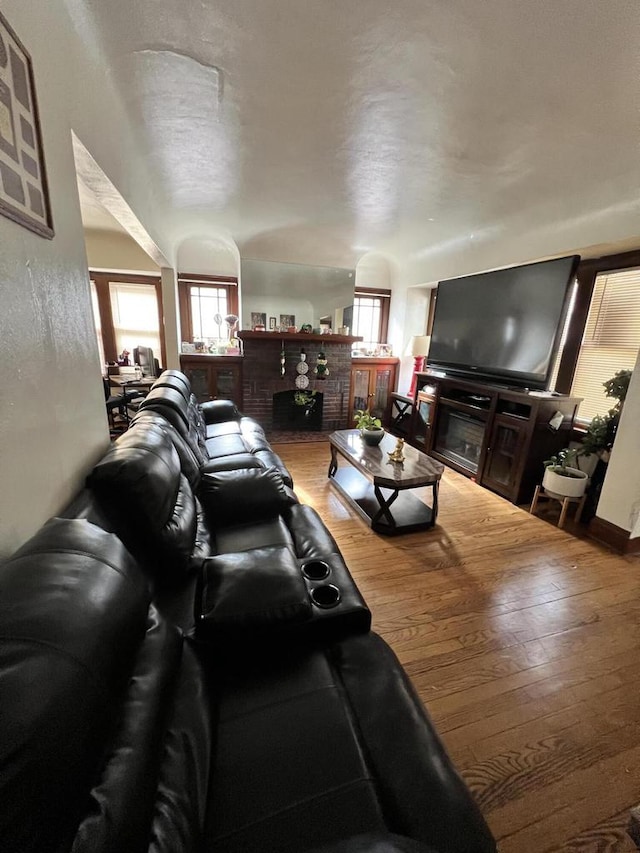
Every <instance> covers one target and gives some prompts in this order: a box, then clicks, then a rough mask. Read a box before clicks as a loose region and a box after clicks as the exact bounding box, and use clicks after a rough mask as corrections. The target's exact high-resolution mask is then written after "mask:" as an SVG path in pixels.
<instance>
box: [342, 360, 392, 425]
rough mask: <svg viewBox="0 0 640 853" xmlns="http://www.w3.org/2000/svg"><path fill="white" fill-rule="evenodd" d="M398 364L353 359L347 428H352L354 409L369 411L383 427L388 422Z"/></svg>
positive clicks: (385, 361)
mask: <svg viewBox="0 0 640 853" xmlns="http://www.w3.org/2000/svg"><path fill="white" fill-rule="evenodd" d="M399 361H400V360H399V359H397V358H357V359H354V360H353V361H352V363H351V389H350V393H349V400H350V401H351V402H350V415H349V426H352V425H353V418H354V415H355V413H356V410H357V409H365V410H366V409H369V411H370V412H371V414H372V415H374V416H375V417H376V418H380V420H381V421H382V422H383V423H384V424H386V423H388V419H389V412H390V408H391V392H392V391H394V390H395V387H396V381H397V372H398V364H399Z"/></svg>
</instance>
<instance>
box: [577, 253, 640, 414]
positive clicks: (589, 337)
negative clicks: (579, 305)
mask: <svg viewBox="0 0 640 853" xmlns="http://www.w3.org/2000/svg"><path fill="white" fill-rule="evenodd" d="M639 347H640V268H638V267H636V268H634V269H629V270H616V271H615V272H607V273H600V275H598V276H597V277H596V281H595V286H594V289H593V295H592V297H591V305H590V307H589V314H588V316H587V323H586V326H585V330H584V334H583V337H582V344H581V347H580V355H579V356H578V363H577V365H576V372H575V375H574V378H573V385H572V387H571V393H572V394H575V395H576V396H577V397H583V398H584V399H583V401H582V403H580V408H579V410H578V420H580V421H584V422H588V421H590V420H591V418H592V417H594V415H604V414H606V412H608V411H609V409H610V408H611V407H612V406H613V405H614V403H615V400H613V399H611V398H609V397H607V396H606V395H605V393H604V389H603V387H602V383H603V382H606V381H607V379H611V377H612V376H614V375H615V374H616V373H617V372H618V371H619V370H624V369H630V370H631V369H633V367H634V365H635V363H636V358H637V356H638V348H639Z"/></svg>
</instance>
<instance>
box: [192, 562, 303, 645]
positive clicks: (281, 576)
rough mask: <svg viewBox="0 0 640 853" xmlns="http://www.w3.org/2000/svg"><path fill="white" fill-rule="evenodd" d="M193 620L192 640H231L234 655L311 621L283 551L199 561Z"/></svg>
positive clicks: (295, 565)
mask: <svg viewBox="0 0 640 853" xmlns="http://www.w3.org/2000/svg"><path fill="white" fill-rule="evenodd" d="M194 616H195V620H196V632H195V636H196V639H197V640H200V641H204V642H207V641H212V640H220V639H223V640H224V639H226V640H231V641H234V645H235V650H236V651H237V649H238V646H239V644H242V643H246V642H251V641H253V640H256V639H261V640H264V639H266V638H268V637H269V636H270V635H271V636H273V635H274V634H277V632H278V631H280V630H282V629H286V628H288V627H290V626H291V625H296V624H298V623H300V622H305V621H306V620H308V619H310V618H311V603H310V601H309V596H308V594H307V588H306V586H305V583H304V580H303V577H302V574H301V573H300V570H299V568H298V563H297V561H296V560H295V558H294V557H293V555H292V554H291V552H290V551H289V549H288V548H284V547H267V548H255V549H253V550H251V551H242V552H239V553H236V554H223V555H221V556H218V557H209V558H208V559H206V560H205V561H204V564H203V567H202V575H201V578H200V584H199V589H198V592H197V594H196V601H195V613H194Z"/></svg>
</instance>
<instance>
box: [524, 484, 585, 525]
mask: <svg viewBox="0 0 640 853" xmlns="http://www.w3.org/2000/svg"><path fill="white" fill-rule="evenodd" d="M540 498H547V499H548V500H551V501H558V502H559V503H560V504H562V509H561V510H560V518H559V519H558V527H564V523H565V520H566V518H567V510H568V509H569V504H578V508H577V510H576V517H575V521H576V524H577V523H578V522H579V521H580V516H581V515H582V510H583V509H584V503H585V501H586V499H587V495H586V493H585V494H584V495H582V496H581V497H579V498H568V497H566V496H565V495H558V494H556V492H548V491H547V490H546V489H543V488H542V486H536V490H535V492H534V495H533V500H532V501H531V506H530V508H529V512H530V513H534V512H535V511H536V507H537V506H538V501H539V500H540Z"/></svg>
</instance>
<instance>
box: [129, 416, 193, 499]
mask: <svg viewBox="0 0 640 853" xmlns="http://www.w3.org/2000/svg"><path fill="white" fill-rule="evenodd" d="M133 424H154V425H155V426H157V427H158V428H159V429H162V430H164V432H166V434H167V435H168V436H169V438H170V439H171V442H172V444H173V446H174V447H175V449H176V451H177V453H178V456H179V457H180V467H181V469H182V473H183V474H184V475H185V477H186V478H187V480H188V481H189V483H190V485H191V486H192V487H193V488H196V487H197V485H198V483H199V482H200V459H199V458H198V457H196V455H195V453H194V451H193V450H192V448H191V444H190V442H189V441H187V439H186V438H184V437H183V436H182V435H180V433H179V432H178V430H177V429H175V427H174V426H172V424H170V423H169V421H167V419H166V418H165V417H163V416H162V415H161V414H159V413H158V412H154V411H153V409H142V410H141V411H139V412H136V414H135V415H134V417H133Z"/></svg>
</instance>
